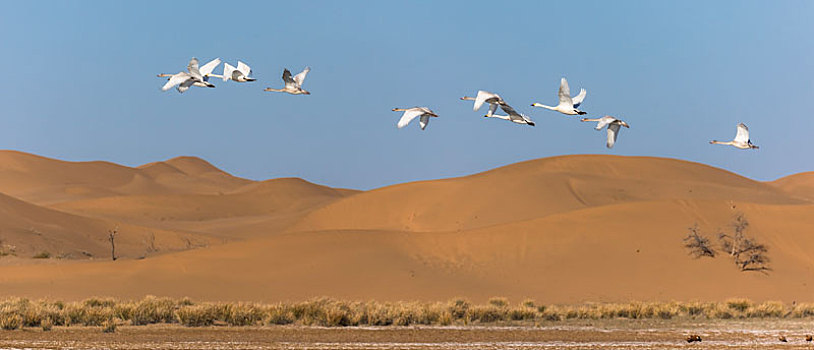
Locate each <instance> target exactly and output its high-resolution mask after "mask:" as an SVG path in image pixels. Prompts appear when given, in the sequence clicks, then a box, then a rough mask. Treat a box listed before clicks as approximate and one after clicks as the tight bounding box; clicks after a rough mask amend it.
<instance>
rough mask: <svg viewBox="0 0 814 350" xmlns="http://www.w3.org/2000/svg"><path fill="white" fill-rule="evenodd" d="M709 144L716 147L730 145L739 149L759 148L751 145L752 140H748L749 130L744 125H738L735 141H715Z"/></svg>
mask: <svg viewBox="0 0 814 350" xmlns="http://www.w3.org/2000/svg"><path fill="white" fill-rule="evenodd" d="M709 143H711V144H717V145H730V146H734V147H737V148H740V149H758V148H760V147H758V146H756V145H753V144H752V140H750V139H749V128H748V127H746V124H744V123H738V133H737V134H735V139H734V140H732V141H715V140H712V141H710V142H709Z"/></svg>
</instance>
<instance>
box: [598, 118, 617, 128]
mask: <svg viewBox="0 0 814 350" xmlns="http://www.w3.org/2000/svg"><path fill="white" fill-rule="evenodd" d="M615 120H616V118H614V117H609V116H604V117H602V118H599V122H597V123H596V130H602V128H604V127H605V125H608V124H610V123H613V122H614V121H615Z"/></svg>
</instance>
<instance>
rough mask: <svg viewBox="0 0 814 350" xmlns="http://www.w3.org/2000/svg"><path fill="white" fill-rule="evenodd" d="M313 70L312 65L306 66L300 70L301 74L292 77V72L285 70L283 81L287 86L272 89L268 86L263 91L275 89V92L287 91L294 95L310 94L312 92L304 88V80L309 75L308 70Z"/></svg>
mask: <svg viewBox="0 0 814 350" xmlns="http://www.w3.org/2000/svg"><path fill="white" fill-rule="evenodd" d="M310 71H311V67H305V69H304V70H303V71H302V72H300V73H299V74H297V75H295V76H294V77H291V72H290V71H288V69H284V70H283V81H284V82H285V87H283V88H282V89H272V88H270V87H268V88H266V89H265V90H263V91H273V92H287V93H289V94H292V95H310V94H311V93H310V92H308V91H305V90H303V89H302V82H303V81H304V80H305V76H306V75H308V72H310Z"/></svg>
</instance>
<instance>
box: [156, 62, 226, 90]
mask: <svg viewBox="0 0 814 350" xmlns="http://www.w3.org/2000/svg"><path fill="white" fill-rule="evenodd" d="M219 64H220V59H219V58H216V59H214V60H211V61H209V62H208V63H207V64H205V65H203V66H201V67H198V59H197V58H195V57H193V58H192V59H190V60H189V64H187V71H186V72H178V73H175V74H166V73H164V74H159V75H158V76H159V77H169V79H167V82H166V83H165V84H164V86H162V87H161V90H162V91H167V90H169V89H172V87H173V86H176V85H177V86H178V87H176V90H178V92H180V93H183V92H184V91H187V90H189V88H190V87H191V86H199V87H210V88H213V87H215V85H212V83H210V82H209V77H210V75H211V74H212V71H213V70H215V67H217V66H218V65H219Z"/></svg>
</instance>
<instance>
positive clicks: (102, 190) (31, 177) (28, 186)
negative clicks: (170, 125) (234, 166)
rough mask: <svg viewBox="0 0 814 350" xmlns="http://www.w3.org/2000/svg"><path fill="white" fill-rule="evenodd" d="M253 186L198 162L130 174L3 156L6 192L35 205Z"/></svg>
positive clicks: (0, 184)
mask: <svg viewBox="0 0 814 350" xmlns="http://www.w3.org/2000/svg"><path fill="white" fill-rule="evenodd" d="M251 182H252V181H250V180H246V179H241V178H237V177H234V176H232V175H229V174H227V173H225V172H223V171H221V170H219V169H217V168H215V167H214V166H212V165H211V164H209V163H207V162H206V161H204V160H202V159H198V158H193V157H179V158H175V159H171V160H168V161H165V162H157V163H151V164H147V165H144V166H141V167H139V168H130V167H125V166H121V165H117V164H113V163H108V162H66V161H61V160H56V159H50V158H45V157H40V156H36V155H32V154H27V153H22V152H16V151H0V192H2V193H6V194H8V195H11V196H14V197H16V198H20V199H23V200H26V201H29V202H32V203H35V204H52V203H59V202H65V201H70V200H77V199H85V198H100V197H107V196H115V195H133V194H166V193H197V194H217V193H219V192H227V191H232V190H235V189H237V188H239V187H241V186H244V185H247V184H250V183H251Z"/></svg>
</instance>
